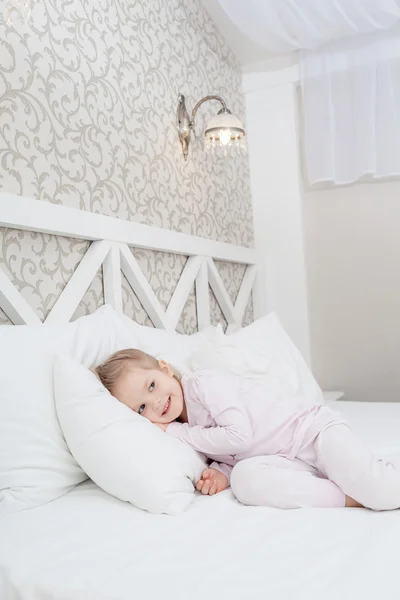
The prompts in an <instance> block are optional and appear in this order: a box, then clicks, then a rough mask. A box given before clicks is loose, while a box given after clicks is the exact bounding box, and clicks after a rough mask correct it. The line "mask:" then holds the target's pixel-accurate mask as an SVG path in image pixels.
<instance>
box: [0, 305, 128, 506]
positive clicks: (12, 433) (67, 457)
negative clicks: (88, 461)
mask: <svg viewBox="0 0 400 600" xmlns="http://www.w3.org/2000/svg"><path fill="white" fill-rule="evenodd" d="M128 340H129V341H128ZM135 343H136V341H135V340H133V339H132V333H130V335H129V337H125V326H124V324H123V323H122V321H121V319H120V318H119V317H118V316H117V314H116V313H115V312H114V311H113V309H112V308H111V307H109V306H104V307H102V308H100V309H99V310H98V311H96V312H95V313H94V314H92V315H90V316H87V317H82V318H80V319H77V320H76V321H74V322H73V323H66V324H62V325H37V326H27V325H23V326H15V325H13V326H4V325H3V326H1V327H0V365H1V372H0V512H1V513H3V512H17V511H19V510H23V509H25V508H31V507H34V506H38V505H41V504H44V503H46V502H49V501H50V500H53V499H54V498H57V497H58V496H61V495H62V494H64V493H65V492H67V491H68V490H69V489H71V488H72V487H73V486H75V485H77V484H78V483H80V482H81V481H83V480H84V479H86V478H87V475H86V474H85V473H84V472H83V471H82V469H81V468H80V467H79V466H78V464H77V463H76V461H75V460H74V458H73V457H72V456H71V454H70V452H69V450H68V447H67V444H66V443H65V440H64V437H63V434H62V431H61V428H60V425H59V422H58V418H57V414H56V410H55V406H54V393H53V360H54V355H55V354H56V353H57V352H63V353H65V354H69V355H71V356H73V357H74V358H76V359H77V360H79V361H80V362H82V363H83V364H84V365H86V366H92V365H94V364H97V363H99V362H101V361H103V360H105V359H106V358H107V357H108V356H109V355H110V354H111V353H113V352H115V351H116V350H118V349H120V348H123V347H126V346H127V345H129V344H131V345H134V344H135Z"/></svg>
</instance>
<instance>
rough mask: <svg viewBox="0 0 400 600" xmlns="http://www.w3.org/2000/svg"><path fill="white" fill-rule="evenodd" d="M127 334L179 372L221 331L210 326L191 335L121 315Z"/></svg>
mask: <svg viewBox="0 0 400 600" xmlns="http://www.w3.org/2000/svg"><path fill="white" fill-rule="evenodd" d="M122 318H123V320H124V323H125V325H126V331H127V334H128V335H130V336H132V338H135V339H137V340H138V344H139V348H140V349H141V350H143V351H144V352H147V354H150V355H151V356H154V357H155V358H157V359H159V360H160V359H162V360H165V361H167V362H169V363H171V364H172V365H173V366H175V367H177V369H178V370H179V371H181V373H185V372H186V371H188V370H189V369H190V367H189V359H190V356H191V355H192V354H193V352H195V351H199V350H201V349H202V348H205V347H206V346H208V345H211V346H212V345H213V343H214V340H217V339H218V338H219V336H220V335H221V334H222V335H223V331H222V328H221V326H220V325H218V326H217V327H214V326H210V327H207V328H206V329H203V330H202V331H197V332H196V333H193V334H191V335H185V334H181V333H177V332H176V331H168V330H166V329H156V328H155V327H146V326H145V325H138V323H135V321H132V320H131V319H129V318H128V317H126V316H123V317H122Z"/></svg>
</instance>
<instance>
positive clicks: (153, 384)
mask: <svg viewBox="0 0 400 600" xmlns="http://www.w3.org/2000/svg"><path fill="white" fill-rule="evenodd" d="M155 387H156V384H155V383H154V381H152V382H151V384H150V385H149V392H152V391H153V390H154V388H155Z"/></svg>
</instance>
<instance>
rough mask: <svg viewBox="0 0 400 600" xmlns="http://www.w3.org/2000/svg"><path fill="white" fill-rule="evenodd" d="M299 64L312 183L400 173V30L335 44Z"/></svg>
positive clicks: (307, 54) (307, 154)
mask: <svg viewBox="0 0 400 600" xmlns="http://www.w3.org/2000/svg"><path fill="white" fill-rule="evenodd" d="M300 65H301V87H302V99H303V107H302V109H303V110H302V112H303V115H304V141H305V158H306V166H307V178H308V181H309V183H310V184H313V183H317V182H323V181H325V182H326V181H329V182H333V183H336V184H345V183H351V182H354V181H357V180H358V179H360V178H362V177H364V176H371V177H373V178H382V177H388V176H397V175H400V28H399V27H396V28H394V29H392V30H391V31H390V32H381V33H374V34H367V35H364V36H354V37H351V38H348V39H346V40H340V41H335V42H331V43H330V44H329V45H326V46H324V47H322V48H320V49H318V50H314V51H311V52H305V53H303V54H302V57H301V61H300Z"/></svg>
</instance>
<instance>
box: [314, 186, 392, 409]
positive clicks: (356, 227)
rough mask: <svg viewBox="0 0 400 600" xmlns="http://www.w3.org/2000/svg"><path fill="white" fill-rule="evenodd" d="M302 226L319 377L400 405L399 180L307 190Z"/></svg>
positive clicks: (349, 393)
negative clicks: (322, 189)
mask: <svg viewBox="0 0 400 600" xmlns="http://www.w3.org/2000/svg"><path fill="white" fill-rule="evenodd" d="M304 224H305V240H306V250H307V252H306V256H307V272H308V291H309V293H308V296H309V309H310V310H309V313H310V323H311V348H312V364H313V369H314V372H315V374H316V377H317V379H318V380H319V382H320V384H321V385H322V386H324V389H332V388H336V389H342V390H344V392H345V396H346V398H347V399H348V400H357V401H400V317H399V313H400V182H387V183H369V184H364V185H355V186H352V187H343V188H336V189H332V190H324V191H314V192H308V193H306V194H305V195H304Z"/></svg>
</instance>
